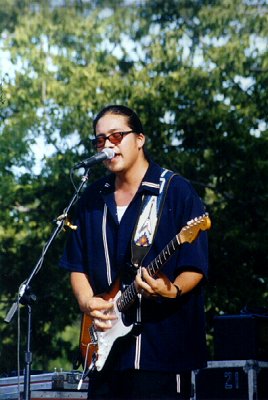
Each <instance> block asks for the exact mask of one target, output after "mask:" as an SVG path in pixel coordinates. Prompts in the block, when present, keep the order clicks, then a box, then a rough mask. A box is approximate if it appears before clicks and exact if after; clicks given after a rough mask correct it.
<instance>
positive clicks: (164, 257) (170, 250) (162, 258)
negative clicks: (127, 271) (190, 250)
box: [116, 235, 180, 312]
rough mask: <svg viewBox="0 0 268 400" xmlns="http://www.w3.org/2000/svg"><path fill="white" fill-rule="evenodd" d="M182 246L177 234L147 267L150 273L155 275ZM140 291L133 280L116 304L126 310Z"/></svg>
mask: <svg viewBox="0 0 268 400" xmlns="http://www.w3.org/2000/svg"><path fill="white" fill-rule="evenodd" d="M179 246H180V240H179V235H176V236H175V237H174V238H173V239H172V240H171V241H170V242H169V243H168V244H167V245H166V247H165V248H164V249H163V250H162V251H161V253H159V254H158V256H157V257H156V258H155V259H154V260H153V261H151V263H150V264H149V265H148V266H147V267H146V270H147V272H148V273H149V275H151V276H154V275H155V274H156V273H157V272H158V271H159V270H160V269H161V268H162V267H163V265H164V264H165V263H166V262H167V261H168V260H169V258H170V257H171V256H172V255H173V254H174V253H175V251H176V250H177V249H178V247H179ZM137 294H138V292H137V289H136V286H135V284H134V282H132V283H131V284H130V285H129V286H128V287H127V289H126V290H124V292H123V293H122V294H121V296H120V297H119V298H118V299H117V301H116V305H117V308H118V310H119V311H120V312H123V311H125V310H126V309H127V308H128V307H129V306H130V305H131V304H132V303H133V301H134V300H135V298H136V296H137Z"/></svg>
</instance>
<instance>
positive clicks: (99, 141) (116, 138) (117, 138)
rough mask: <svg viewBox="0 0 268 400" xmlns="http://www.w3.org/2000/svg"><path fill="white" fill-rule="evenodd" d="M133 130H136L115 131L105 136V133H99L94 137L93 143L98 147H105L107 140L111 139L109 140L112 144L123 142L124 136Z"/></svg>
mask: <svg viewBox="0 0 268 400" xmlns="http://www.w3.org/2000/svg"><path fill="white" fill-rule="evenodd" d="M132 132H134V131H125V132H114V133H111V134H110V135H108V136H105V135H104V134H102V133H101V134H100V135H98V136H96V137H95V138H94V139H92V141H91V143H92V144H93V146H94V147H96V148H97V149H100V148H101V147H104V146H105V143H106V140H109V142H111V143H112V144H119V143H121V142H122V140H123V137H124V136H126V135H128V134H129V133H132Z"/></svg>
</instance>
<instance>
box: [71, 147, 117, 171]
mask: <svg viewBox="0 0 268 400" xmlns="http://www.w3.org/2000/svg"><path fill="white" fill-rule="evenodd" d="M114 156H115V152H114V151H113V150H112V149H103V150H102V151H101V152H100V153H97V154H95V155H94V156H92V157H90V158H86V159H85V160H83V161H81V162H79V163H77V164H75V165H74V166H73V169H78V168H82V167H84V168H88V167H92V166H93V165H95V164H99V163H100V162H102V161H104V160H107V159H108V160H111V159H112V158H113V157H114Z"/></svg>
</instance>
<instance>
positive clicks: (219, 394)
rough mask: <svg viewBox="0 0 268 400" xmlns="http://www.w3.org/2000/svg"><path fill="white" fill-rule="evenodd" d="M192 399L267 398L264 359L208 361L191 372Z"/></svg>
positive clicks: (267, 385)
mask: <svg viewBox="0 0 268 400" xmlns="http://www.w3.org/2000/svg"><path fill="white" fill-rule="evenodd" d="M193 386H194V393H195V394H194V400H222V399H229V400H256V399H258V400H268V362H265V361H256V360H228V361H209V362H208V366H207V368H204V369H202V370H198V371H195V373H194V382H193Z"/></svg>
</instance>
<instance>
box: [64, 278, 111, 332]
mask: <svg viewBox="0 0 268 400" xmlns="http://www.w3.org/2000/svg"><path fill="white" fill-rule="evenodd" d="M71 286H72V289H73V293H74V296H75V298H76V300H77V302H78V304H79V307H80V310H81V311H82V312H83V313H85V314H88V315H89V316H90V317H91V318H92V320H93V321H94V325H95V327H96V328H97V329H99V330H106V329H109V328H110V327H111V322H110V320H111V319H115V318H116V317H115V316H114V315H113V314H111V313H109V311H111V310H112V309H113V303H112V302H110V301H106V300H104V299H102V298H101V297H95V296H94V293H93V290H92V287H91V285H90V282H89V277H88V275H87V274H85V273H82V272H71Z"/></svg>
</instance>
